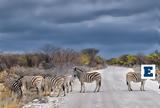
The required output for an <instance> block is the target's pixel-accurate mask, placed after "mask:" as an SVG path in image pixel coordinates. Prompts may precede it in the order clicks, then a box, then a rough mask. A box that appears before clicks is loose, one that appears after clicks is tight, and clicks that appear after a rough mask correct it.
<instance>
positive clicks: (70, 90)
mask: <svg viewBox="0 0 160 108" xmlns="http://www.w3.org/2000/svg"><path fill="white" fill-rule="evenodd" d="M70 87H71V90H70V92H72V89H73V88H72V82H70Z"/></svg>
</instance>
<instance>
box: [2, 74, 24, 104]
mask: <svg viewBox="0 0 160 108" xmlns="http://www.w3.org/2000/svg"><path fill="white" fill-rule="evenodd" d="M22 78H23V76H20V77H19V78H18V79H16V80H15V78H13V77H12V78H7V79H6V80H5V86H6V87H7V88H8V89H9V90H10V94H11V95H12V96H13V93H16V95H17V99H18V101H20V99H21V98H22V96H23V94H22V89H21V87H22V82H21V80H22Z"/></svg>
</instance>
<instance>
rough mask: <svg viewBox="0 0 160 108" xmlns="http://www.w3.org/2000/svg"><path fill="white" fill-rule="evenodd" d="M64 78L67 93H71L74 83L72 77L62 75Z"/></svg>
mask: <svg viewBox="0 0 160 108" xmlns="http://www.w3.org/2000/svg"><path fill="white" fill-rule="evenodd" d="M62 77H63V78H64V84H65V87H66V89H67V93H69V92H72V91H73V82H74V77H73V76H72V75H63V76H62Z"/></svg>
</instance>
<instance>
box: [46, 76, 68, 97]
mask: <svg viewBox="0 0 160 108" xmlns="http://www.w3.org/2000/svg"><path fill="white" fill-rule="evenodd" d="M64 82H65V79H64V78H63V76H54V77H50V76H46V77H45V87H44V88H45V92H47V91H48V92H49V94H50V92H51V91H53V93H55V90H58V94H57V96H59V95H60V92H61V91H62V90H63V92H64V96H65V95H66V94H65V83H64ZM45 94H46V93H45Z"/></svg>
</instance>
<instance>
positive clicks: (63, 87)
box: [62, 85, 66, 96]
mask: <svg viewBox="0 0 160 108" xmlns="http://www.w3.org/2000/svg"><path fill="white" fill-rule="evenodd" d="M62 89H63V92H64V96H66V92H65V86H64V85H63V86H62Z"/></svg>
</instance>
